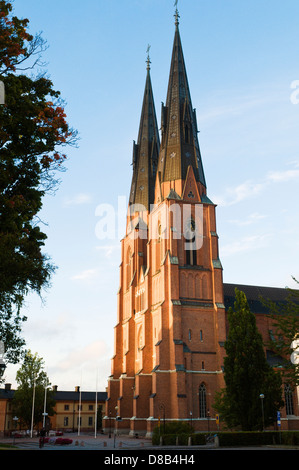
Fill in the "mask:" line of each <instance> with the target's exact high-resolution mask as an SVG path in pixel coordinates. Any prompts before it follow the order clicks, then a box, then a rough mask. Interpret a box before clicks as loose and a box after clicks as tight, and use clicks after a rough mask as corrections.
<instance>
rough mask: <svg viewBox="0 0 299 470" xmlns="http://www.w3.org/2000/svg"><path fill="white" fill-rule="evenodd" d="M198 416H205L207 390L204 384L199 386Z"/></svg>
mask: <svg viewBox="0 0 299 470" xmlns="http://www.w3.org/2000/svg"><path fill="white" fill-rule="evenodd" d="M198 395H199V417H200V418H206V417H207V390H206V386H205V384H201V385H200V387H199V394H198Z"/></svg>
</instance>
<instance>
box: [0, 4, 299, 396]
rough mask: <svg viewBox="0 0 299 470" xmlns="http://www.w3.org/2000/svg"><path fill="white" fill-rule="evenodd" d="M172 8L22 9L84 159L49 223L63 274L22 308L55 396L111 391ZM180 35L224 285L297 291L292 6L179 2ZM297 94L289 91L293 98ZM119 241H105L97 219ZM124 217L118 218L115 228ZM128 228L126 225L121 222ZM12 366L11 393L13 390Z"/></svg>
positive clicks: (51, 250) (73, 164) (298, 112)
mask: <svg viewBox="0 0 299 470" xmlns="http://www.w3.org/2000/svg"><path fill="white" fill-rule="evenodd" d="M173 3H174V1H173V0H106V1H104V0H86V1H85V2H81V1H80V2H79V1H77V0H75V1H74V0H72V1H70V0H63V2H61V0H59V1H58V0H52V1H51V2H40V1H38V0H15V1H14V7H15V14H16V15H17V16H19V17H27V18H29V20H30V32H32V33H34V32H38V31H42V33H43V37H44V38H45V39H46V40H47V42H48V45H49V48H48V50H47V51H46V53H45V54H44V57H43V58H44V60H45V61H46V62H47V73H48V75H49V77H50V78H51V79H52V80H53V83H54V88H56V89H58V90H60V91H61V94H62V97H63V98H64V99H65V101H66V103H67V104H66V112H67V115H68V121H69V123H70V124H71V125H72V126H73V127H75V128H77V129H78V131H79V134H80V141H79V147H78V148H77V149H71V150H70V151H69V152H68V156H69V159H68V162H67V172H65V173H63V174H61V184H60V187H59V190H58V191H57V193H56V195H55V196H50V195H49V196H47V197H46V198H45V200H44V208H43V211H42V213H41V217H42V219H43V221H44V222H45V223H46V224H47V225H46V226H45V227H44V230H45V231H46V233H47V235H48V241H47V244H46V252H47V253H48V254H49V255H50V256H51V258H52V260H53V262H54V263H55V264H56V265H57V266H58V270H57V273H56V274H55V276H54V277H53V280H52V288H51V289H50V290H49V291H48V292H46V293H45V294H44V303H43V304H42V303H41V301H40V299H39V298H36V296H30V297H29V298H28V302H27V306H26V309H25V310H24V313H26V314H27V316H28V321H27V323H26V324H25V325H24V337H25V338H26V341H27V347H28V348H30V349H31V351H32V352H37V353H38V355H39V356H40V357H42V358H43V359H44V361H45V367H46V370H47V372H48V375H49V378H50V381H51V383H52V384H53V385H54V384H55V385H56V384H57V385H58V387H59V389H61V390H67V389H73V388H74V387H75V386H76V385H81V386H82V388H83V389H85V390H93V389H94V388H95V386H96V376H97V375H98V382H97V383H98V387H99V388H100V389H101V390H103V389H104V387H105V386H106V384H107V377H108V376H109V375H110V358H111V357H112V355H113V327H114V325H115V323H116V293H117V289H118V286H119V264H120V243H119V240H120V238H121V236H122V233H123V230H124V222H125V220H124V217H122V214H121V211H120V208H119V207H118V201H119V198H121V199H120V200H121V201H123V200H126V201H127V198H128V193H129V188H130V183H131V171H132V168H131V158H132V143H133V140H136V139H137V135H138V128H139V119H140V112H141V104H142V98H143V91H144V85H145V76H146V63H145V61H146V49H147V46H148V44H150V45H151V49H150V57H151V78H152V85H153V91H154V97H155V104H156V112H157V117H158V122H160V106H161V102H162V101H163V102H165V100H166V92H167V84H168V75H169V67H170V59H171V52H172V43H173V36H174V18H173V14H174V6H173ZM178 8H179V13H180V32H181V39H182V44H183V50H184V56H185V62H186V67H187V74H188V79H189V85H190V89H191V97H192V102H193V106H194V107H195V108H196V111H197V119H198V128H199V130H200V134H199V141H200V147H201V153H202V158H203V164H204V170H205V176H206V180H207V185H208V195H209V197H210V199H212V201H214V202H215V203H217V205H218V207H217V231H218V235H219V246H220V259H221V261H222V265H223V268H224V271H223V275H224V282H235V283H244V284H254V285H257V284H258V285H267V286H277V287H285V286H289V287H294V285H295V284H294V282H293V281H292V278H291V276H295V277H297V278H298V279H299V272H298V258H299V237H298V233H299V217H298V216H299V209H298V184H299V153H298V149H299V132H298V131H299V104H298V103H297V102H298V101H299V91H298V90H299V82H297V81H299V38H298V35H299V33H298V17H299V2H298V0H285V1H282V0H250V1H249V0H225V1H224V0H180V1H179V3H178ZM292 86H293V88H291V87H292ZM102 204H110V205H112V207H113V208H114V210H115V214H116V227H117V231H118V233H117V234H116V236H115V237H114V238H109V239H108V238H107V239H99V237H98V236H97V232H96V227H97V223H98V222H99V216H97V215H96V214H97V213H98V212H97V210H98V209H97V208H99V207H101V205H102ZM118 212H119V214H120V216H119V217H117V216H118ZM119 220H120V222H119ZM18 368H19V365H18V366H9V367H8V369H7V372H6V381H7V382H11V383H12V384H13V385H14V384H15V371H16V370H17V369H18Z"/></svg>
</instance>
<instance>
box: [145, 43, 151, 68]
mask: <svg viewBox="0 0 299 470" xmlns="http://www.w3.org/2000/svg"><path fill="white" fill-rule="evenodd" d="M150 48H151V46H150V45H149V44H148V46H147V49H146V52H147V59H146V64H147V67H146V69H147V70H150V68H151V66H150V64H151V60H150V56H149V51H150Z"/></svg>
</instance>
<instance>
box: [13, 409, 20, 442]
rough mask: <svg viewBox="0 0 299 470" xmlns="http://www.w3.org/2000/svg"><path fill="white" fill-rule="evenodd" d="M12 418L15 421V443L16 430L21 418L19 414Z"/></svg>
mask: <svg viewBox="0 0 299 470" xmlns="http://www.w3.org/2000/svg"><path fill="white" fill-rule="evenodd" d="M12 419H13V422H14V423H15V432H14V435H13V443H15V438H16V432H17V424H18V421H19V418H18V417H17V416H14V417H13V418H12Z"/></svg>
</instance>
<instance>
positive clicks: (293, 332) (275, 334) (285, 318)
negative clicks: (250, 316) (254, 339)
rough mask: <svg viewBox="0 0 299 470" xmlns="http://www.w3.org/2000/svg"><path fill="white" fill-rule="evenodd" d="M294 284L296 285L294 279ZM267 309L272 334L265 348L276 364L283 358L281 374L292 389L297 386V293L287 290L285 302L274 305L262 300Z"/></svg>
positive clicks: (298, 317)
mask: <svg viewBox="0 0 299 470" xmlns="http://www.w3.org/2000/svg"><path fill="white" fill-rule="evenodd" d="M294 281H295V282H297V283H298V281H297V280H296V279H294ZM262 302H263V304H264V305H265V306H266V307H267V308H268V309H269V311H270V314H271V318H272V320H273V323H272V332H271V336H270V338H269V341H268V344H267V346H268V347H269V349H270V350H271V351H273V352H274V353H275V355H276V357H277V363H278V364H280V363H281V359H282V358H283V359H284V361H283V368H282V369H281V373H282V376H283V380H284V382H287V383H289V384H290V385H291V386H292V387H296V386H298V385H299V356H297V353H298V346H299V292H298V290H294V289H288V296H287V299H286V302H280V303H274V302H271V301H269V300H267V299H262Z"/></svg>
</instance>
